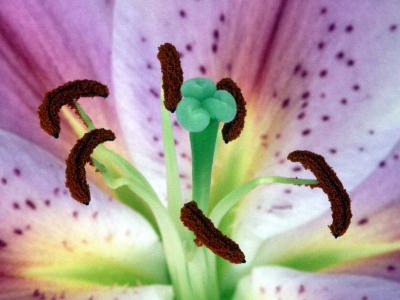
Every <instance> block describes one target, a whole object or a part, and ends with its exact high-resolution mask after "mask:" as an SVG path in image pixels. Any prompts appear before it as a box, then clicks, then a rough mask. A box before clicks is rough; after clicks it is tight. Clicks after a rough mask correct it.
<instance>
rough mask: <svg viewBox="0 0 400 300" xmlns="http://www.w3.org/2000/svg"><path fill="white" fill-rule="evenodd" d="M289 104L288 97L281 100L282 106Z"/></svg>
mask: <svg viewBox="0 0 400 300" xmlns="http://www.w3.org/2000/svg"><path fill="white" fill-rule="evenodd" d="M289 104H290V99H289V98H286V99H285V100H283V101H282V108H286V107H288V106H289Z"/></svg>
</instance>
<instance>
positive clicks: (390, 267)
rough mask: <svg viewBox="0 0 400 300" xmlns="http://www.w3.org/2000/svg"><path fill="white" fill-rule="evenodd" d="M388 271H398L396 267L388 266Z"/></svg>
mask: <svg viewBox="0 0 400 300" xmlns="http://www.w3.org/2000/svg"><path fill="white" fill-rule="evenodd" d="M386 270H387V271H388V272H394V271H396V267H395V266H393V265H388V266H387V267H386Z"/></svg>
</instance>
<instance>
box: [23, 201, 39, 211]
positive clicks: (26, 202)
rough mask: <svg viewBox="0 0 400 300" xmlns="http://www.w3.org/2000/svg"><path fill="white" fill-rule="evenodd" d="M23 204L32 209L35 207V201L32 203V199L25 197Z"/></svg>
mask: <svg viewBox="0 0 400 300" xmlns="http://www.w3.org/2000/svg"><path fill="white" fill-rule="evenodd" d="M25 204H26V206H28V207H29V208H30V209H32V210H35V209H36V205H35V203H33V201H32V200H31V199H26V200H25Z"/></svg>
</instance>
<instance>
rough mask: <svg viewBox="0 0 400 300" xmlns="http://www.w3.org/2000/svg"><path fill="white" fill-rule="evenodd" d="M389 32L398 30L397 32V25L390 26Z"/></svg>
mask: <svg viewBox="0 0 400 300" xmlns="http://www.w3.org/2000/svg"><path fill="white" fill-rule="evenodd" d="M389 30H390V31H391V32H394V31H396V30H397V25H396V24H392V25H390V27H389Z"/></svg>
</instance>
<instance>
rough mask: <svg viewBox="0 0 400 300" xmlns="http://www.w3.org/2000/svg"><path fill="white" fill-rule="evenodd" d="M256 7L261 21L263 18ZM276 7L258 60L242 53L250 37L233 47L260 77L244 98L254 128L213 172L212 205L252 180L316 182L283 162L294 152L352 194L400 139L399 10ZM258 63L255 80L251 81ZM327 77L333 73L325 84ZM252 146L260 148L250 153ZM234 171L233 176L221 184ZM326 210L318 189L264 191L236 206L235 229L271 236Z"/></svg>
mask: <svg viewBox="0 0 400 300" xmlns="http://www.w3.org/2000/svg"><path fill="white" fill-rule="evenodd" d="M260 3H261V2H260ZM260 3H259V10H258V11H260V15H261V12H262V14H264V12H265V10H263V9H260V7H261V4H260ZM274 3H275V6H276V7H275V9H272V10H271V13H272V12H274V14H273V17H271V18H270V19H271V20H274V21H271V22H272V25H273V26H269V27H268V28H270V32H269V31H265V34H264V33H261V34H260V31H257V35H255V36H256V37H255V38H256V39H257V43H253V47H254V48H255V49H256V50H254V53H252V55H247V56H241V55H240V53H241V51H244V50H241V49H242V48H244V49H246V47H245V46H246V45H247V39H244V42H243V43H244V45H241V47H239V48H238V47H236V49H239V54H237V59H238V61H239V62H242V61H247V62H248V68H247V69H246V74H245V75H246V77H248V78H249V80H250V78H254V79H253V81H251V86H253V91H251V92H249V91H248V90H246V89H245V90H244V92H245V94H246V95H247V98H248V99H249V114H248V118H247V120H248V122H247V125H246V128H245V130H244V132H243V136H242V137H241V138H240V139H239V140H238V142H237V143H236V144H234V143H233V145H232V146H235V147H237V148H235V149H234V150H232V151H231V152H228V153H227V152H225V156H224V159H222V160H220V161H219V164H220V165H221V166H222V168H220V169H217V170H216V172H215V175H216V182H215V189H216V190H217V191H216V192H215V195H214V200H215V199H220V198H221V196H223V195H224V194H226V193H227V192H228V191H229V190H230V189H232V186H235V185H237V184H238V183H240V182H243V181H244V180H245V179H246V178H248V177H250V176H251V177H254V176H258V175H280V176H291V177H295V176H296V177H302V178H313V175H312V174H311V173H310V172H306V171H304V170H303V168H302V167H300V166H299V165H298V164H293V163H291V162H289V161H287V160H286V157H287V155H288V153H290V152H291V151H293V150H297V149H300V150H310V151H313V152H316V153H319V154H322V155H323V156H325V157H326V160H327V162H328V163H329V164H330V165H331V166H332V167H333V169H334V170H335V171H336V173H337V174H338V177H339V178H340V179H341V180H342V182H343V184H344V186H345V188H346V189H347V190H348V191H349V192H351V191H352V190H353V189H354V188H355V187H356V186H357V185H358V184H359V183H360V182H362V181H363V180H364V179H365V178H367V177H368V176H369V175H370V174H371V173H372V172H373V171H374V169H375V168H376V167H377V166H378V165H379V164H380V162H381V160H383V159H384V158H385V157H386V156H387V155H388V153H389V152H390V151H391V149H392V148H393V147H394V146H395V144H396V143H397V142H398V141H399V140H400V123H399V122H398V116H399V114H400V106H399V105H398V99H397V98H398V94H399V92H400V89H399V86H400V85H399V83H400V81H399V78H398V76H397V74H398V73H399V72H400V64H399V56H398V55H397V53H398V52H399V50H400V38H399V33H400V32H398V30H394V29H393V28H394V27H392V24H397V23H399V22H400V16H399V15H398V13H397V12H398V10H399V9H400V5H399V3H398V2H397V1H386V2H385V4H384V5H381V6H379V8H377V7H376V5H374V3H373V1H351V2H348V1H335V2H331V1H308V2H307V5H304V3H297V2H295V1H281V2H274ZM250 9H251V8H249V9H248V10H249V11H248V13H250ZM372 12H373V13H372ZM251 13H252V16H253V17H252V18H251V21H248V22H252V24H264V23H262V22H261V21H260V20H261V16H260V17H259V18H260V19H258V14H257V11H256V10H253V11H251ZM367 15H371V18H372V19H370V18H367V17H365V16H367ZM263 17H264V16H263ZM248 19H249V18H243V20H248ZM237 21H238V23H237V28H238V30H239V32H236V36H238V37H243V36H244V34H243V32H244V31H245V30H246V31H247V32H249V33H250V32H252V30H250V29H251V26H250V25H248V27H246V26H242V24H241V23H240V21H239V20H237ZM260 26H261V25H260ZM265 26H266V25H265ZM391 28H392V29H391ZM253 31H254V30H253ZM240 32H242V34H240ZM247 36H248V39H249V40H251V37H250V34H248V35H247ZM260 36H261V37H262V38H260ZM264 37H265V38H264ZM248 43H249V44H250V42H248ZM228 45H232V43H228ZM257 45H259V46H258V47H257ZM365 45H370V46H369V47H365ZM232 47H233V46H232ZM260 49H264V51H261V50H260ZM342 52H343V56H342V54H341V53H342ZM235 53H236V52H235ZM248 53H249V52H248ZM253 62H258V63H257V64H254V63H253ZM253 65H256V66H257V68H256V70H257V72H253V73H252V71H251V70H252V69H251V66H253ZM297 65H299V66H297ZM243 68H244V67H243V66H242V67H240V68H239V69H240V70H243ZM325 69H326V72H327V73H323V74H325V75H323V76H321V75H320V72H321V71H322V70H325ZM252 74H254V75H252ZM244 81H245V80H244ZM239 84H241V82H240V80H239ZM245 86H246V85H245ZM255 139H258V141H259V144H260V147H255V146H254V140H255ZM224 151H225V150H224V149H223V148H222V147H221V153H222V152H224ZM221 157H222V155H221ZM243 157H244V158H243ZM226 162H228V163H226ZM235 162H236V163H235ZM234 163H235V164H234ZM232 166H233V167H232ZM231 173H234V174H235V175H234V176H232V175H231V176H225V177H224V175H226V174H231ZM328 208H329V203H328V202H327V199H326V197H325V195H324V194H323V193H322V192H321V190H318V189H315V190H313V191H311V190H308V189H305V188H304V187H291V186H282V185H274V186H269V187H264V188H259V189H258V191H256V192H254V193H253V194H252V195H250V196H249V197H248V198H247V201H245V202H244V204H243V205H242V206H241V207H240V210H239V211H240V212H239V213H240V214H241V215H240V217H239V219H240V220H239V221H238V224H237V227H240V226H241V225H243V224H247V225H248V226H247V227H248V228H251V227H254V226H253V225H255V223H256V225H257V226H256V228H257V229H255V230H254V232H256V231H257V232H258V233H257V234H258V235H263V236H264V238H266V237H269V236H273V235H275V234H278V233H280V232H283V231H285V230H290V229H291V228H294V227H296V226H298V225H301V224H303V223H305V222H307V221H309V220H311V219H313V218H316V217H318V216H319V215H321V214H322V213H324V212H325V211H326V210H327V209H328ZM247 227H246V230H244V231H245V232H247Z"/></svg>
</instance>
